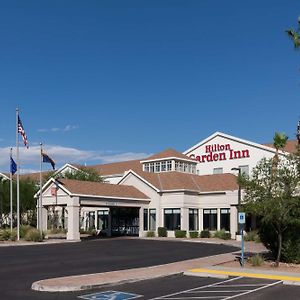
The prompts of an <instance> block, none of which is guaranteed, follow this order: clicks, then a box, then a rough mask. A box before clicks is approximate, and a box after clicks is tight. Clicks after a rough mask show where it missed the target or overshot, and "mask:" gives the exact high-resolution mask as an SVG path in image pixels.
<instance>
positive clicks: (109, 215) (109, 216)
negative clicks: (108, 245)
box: [107, 207, 112, 236]
mask: <svg viewBox="0 0 300 300" xmlns="http://www.w3.org/2000/svg"><path fill="white" fill-rule="evenodd" d="M111 211H112V209H111V207H110V208H109V211H108V224H107V236H111V235H112V228H111V223H112V220H111V217H112V212H111Z"/></svg>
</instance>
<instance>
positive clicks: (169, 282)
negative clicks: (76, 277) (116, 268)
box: [77, 275, 300, 300]
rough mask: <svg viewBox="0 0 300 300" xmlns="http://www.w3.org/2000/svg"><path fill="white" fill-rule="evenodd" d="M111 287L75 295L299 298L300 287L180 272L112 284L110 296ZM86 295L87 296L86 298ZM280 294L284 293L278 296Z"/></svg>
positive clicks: (159, 299)
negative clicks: (193, 275)
mask: <svg viewBox="0 0 300 300" xmlns="http://www.w3.org/2000/svg"><path fill="white" fill-rule="evenodd" d="M111 290H112V289H109V288H101V289H98V290H97V291H96V290H94V291H93V292H92V293H91V292H90V293H87V292H86V293H84V292H82V293H81V294H80V295H78V296H77V297H78V298H81V299H101V300H119V297H121V298H122V297H123V296H122V295H124V294H126V293H129V294H132V295H135V296H132V297H136V298H138V299H141V300H144V299H145V300H195V299H199V300H200V299H216V300H227V299H243V300H253V299H264V300H274V299H283V298H287V299H289V300H290V299H291V300H296V299H299V295H300V286H285V285H283V284H282V281H278V280H276V281H275V280H265V279H256V278H246V277H233V278H229V279H226V280H224V279H217V278H201V277H191V276H184V275H173V276H168V277H163V278H159V279H152V280H146V281H139V282H134V283H127V284H121V285H115V286H113V291H114V294H112V293H110V295H111V296H110V295H109V294H107V293H106V292H107V291H111ZM118 294H119V295H120V296H119V297H118ZM89 295H90V298H88V297H87V296H89ZM279 295H281V296H279ZM282 295H284V296H283V297H282ZM93 296H94V298H93ZM103 296H104V297H103ZM115 296H116V297H115ZM84 297H86V298H84ZM78 298H77V299H78ZM121 298H120V299H121Z"/></svg>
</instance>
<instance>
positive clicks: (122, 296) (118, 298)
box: [78, 291, 142, 300]
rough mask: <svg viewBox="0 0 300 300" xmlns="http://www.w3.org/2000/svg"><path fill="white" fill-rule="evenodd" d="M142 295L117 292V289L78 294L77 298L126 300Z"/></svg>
mask: <svg viewBox="0 0 300 300" xmlns="http://www.w3.org/2000/svg"><path fill="white" fill-rule="evenodd" d="M139 297H142V296H141V295H137V294H131V293H125V292H117V291H106V292H100V293H94V294H88V295H83V296H79V297H78V298H81V299H87V300H128V299H135V298H139Z"/></svg>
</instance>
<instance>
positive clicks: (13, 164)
mask: <svg viewBox="0 0 300 300" xmlns="http://www.w3.org/2000/svg"><path fill="white" fill-rule="evenodd" d="M17 169H18V168H17V164H16V162H15V161H14V160H13V158H12V157H10V173H11V174H12V175H14V174H15V173H16V172H17Z"/></svg>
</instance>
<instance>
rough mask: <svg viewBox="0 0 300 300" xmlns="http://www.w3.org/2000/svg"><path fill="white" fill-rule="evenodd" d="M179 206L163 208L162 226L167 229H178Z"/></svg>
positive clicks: (179, 218)
mask: <svg viewBox="0 0 300 300" xmlns="http://www.w3.org/2000/svg"><path fill="white" fill-rule="evenodd" d="M180 220H181V215H180V208H166V209H165V210H164V226H165V227H166V228H167V230H176V229H180V226H181V224H180Z"/></svg>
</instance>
